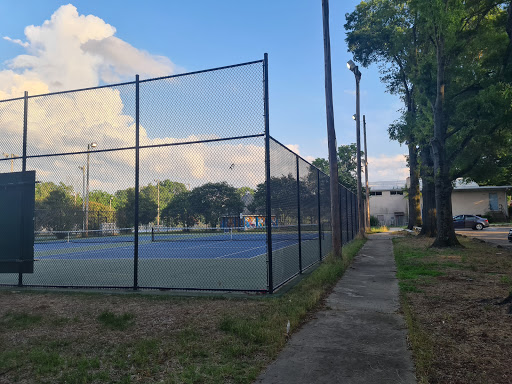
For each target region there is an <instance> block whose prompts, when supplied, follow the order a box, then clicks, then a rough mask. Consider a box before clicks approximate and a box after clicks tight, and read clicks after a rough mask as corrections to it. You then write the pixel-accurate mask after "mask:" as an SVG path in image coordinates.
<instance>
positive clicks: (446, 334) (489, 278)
mask: <svg viewBox="0 0 512 384" xmlns="http://www.w3.org/2000/svg"><path fill="white" fill-rule="evenodd" d="M459 240H460V241H461V243H462V245H463V246H464V247H465V248H448V249H443V250H440V249H432V248H429V246H430V245H431V243H432V240H431V239H426V238H420V237H413V236H410V237H406V238H401V239H395V240H394V249H395V259H396V262H397V274H398V277H399V279H400V282H399V284H400V290H401V300H402V309H403V312H404V315H405V318H406V321H407V324H408V327H409V341H410V344H411V346H412V348H413V353H414V358H415V363H416V374H417V377H418V380H419V382H420V383H511V382H512V371H511V370H510V356H509V354H510V351H511V350H512V334H511V332H510V330H511V328H512V297H511V296H510V294H511V290H512V284H511V282H512V252H511V251H509V250H506V249H497V248H494V247H491V246H489V245H486V244H482V243H478V242H474V241H471V240H469V239H465V238H459Z"/></svg>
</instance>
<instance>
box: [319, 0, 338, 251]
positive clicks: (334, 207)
mask: <svg viewBox="0 0 512 384" xmlns="http://www.w3.org/2000/svg"><path fill="white" fill-rule="evenodd" d="M322 19H323V30H324V66H325V111H326V115H327V116H326V117H327V141H328V148H329V176H330V178H331V181H330V194H331V228H332V249H333V252H334V255H335V257H341V218H340V199H339V191H338V157H337V153H336V131H335V130H334V110H333V102H332V77H331V38H330V36H329V0H322ZM319 219H320V218H319Z"/></svg>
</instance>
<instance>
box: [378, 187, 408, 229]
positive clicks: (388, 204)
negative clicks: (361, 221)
mask: <svg viewBox="0 0 512 384" xmlns="http://www.w3.org/2000/svg"><path fill="white" fill-rule="evenodd" d="M408 204H409V203H408V201H407V198H406V197H405V196H404V195H391V191H382V195H380V196H375V195H374V196H372V195H370V215H372V216H375V217H377V218H378V219H379V222H380V224H381V225H387V226H392V225H405V222H406V221H407V219H408V207H409V205H408ZM397 213H402V214H403V215H397ZM401 220H403V222H402V223H401V222H400V221H401Z"/></svg>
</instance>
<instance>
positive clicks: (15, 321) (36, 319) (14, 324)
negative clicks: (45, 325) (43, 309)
mask: <svg viewBox="0 0 512 384" xmlns="http://www.w3.org/2000/svg"><path fill="white" fill-rule="evenodd" d="M41 320H42V317H41V316H39V315H31V314H29V313H19V312H7V313H6V314H5V315H4V316H3V317H2V318H1V319H0V325H1V326H3V327H6V328H13V329H27V328H30V327H33V326H34V325H36V324H39V323H40V322H41Z"/></svg>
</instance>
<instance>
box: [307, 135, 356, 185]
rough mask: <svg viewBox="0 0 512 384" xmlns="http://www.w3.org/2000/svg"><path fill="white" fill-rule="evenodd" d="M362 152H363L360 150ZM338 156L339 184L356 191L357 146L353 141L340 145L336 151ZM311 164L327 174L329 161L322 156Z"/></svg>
mask: <svg viewBox="0 0 512 384" xmlns="http://www.w3.org/2000/svg"><path fill="white" fill-rule="evenodd" d="M361 153H363V152H361ZM337 156H338V180H339V182H340V184H342V185H343V186H345V187H346V188H348V189H350V190H351V191H352V192H356V191H357V178H356V168H357V160H356V159H357V147H356V144H355V143H352V144H348V145H340V146H339V147H338V151H337ZM313 165H314V166H315V167H317V168H318V169H320V170H321V171H322V172H323V173H325V174H328V173H327V171H328V170H329V162H328V161H327V160H325V159H322V158H317V159H315V160H314V161H313Z"/></svg>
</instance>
